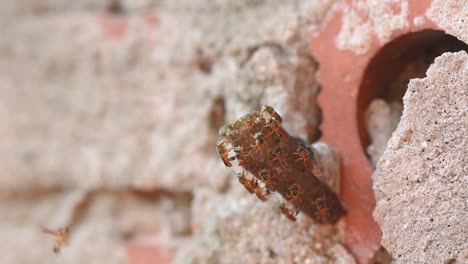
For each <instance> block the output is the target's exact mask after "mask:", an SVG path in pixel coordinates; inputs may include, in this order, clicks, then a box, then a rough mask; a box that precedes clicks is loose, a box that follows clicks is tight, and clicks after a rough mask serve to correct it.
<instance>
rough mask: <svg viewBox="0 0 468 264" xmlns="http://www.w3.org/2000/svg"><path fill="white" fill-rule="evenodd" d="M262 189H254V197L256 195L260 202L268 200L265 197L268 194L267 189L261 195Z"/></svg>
mask: <svg viewBox="0 0 468 264" xmlns="http://www.w3.org/2000/svg"><path fill="white" fill-rule="evenodd" d="M263 190H264V188H262V187H260V186H257V187H256V188H255V195H257V197H258V199H260V200H261V201H262V202H266V201H268V198H267V197H266V196H265V195H268V194H269V193H270V192H269V191H268V189H267V190H266V191H265V194H263Z"/></svg>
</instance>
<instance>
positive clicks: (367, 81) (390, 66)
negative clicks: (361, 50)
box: [357, 30, 468, 151]
mask: <svg viewBox="0 0 468 264" xmlns="http://www.w3.org/2000/svg"><path fill="white" fill-rule="evenodd" d="M461 50H465V51H468V45H467V44H466V43H464V42H462V41H460V40H458V39H457V38H456V37H454V36H451V35H448V34H446V33H444V32H443V31H439V30H423V31H419V32H413V33H409V34H406V35H404V36H401V37H399V38H397V39H395V40H393V41H391V42H390V43H388V44H386V45H385V46H384V47H382V48H381V49H380V51H379V52H377V53H376V54H375V55H374V57H373V58H372V60H371V61H370V63H369V64H368V66H367V69H366V71H365V72H364V76H363V78H362V80H363V81H362V83H361V86H360V89H359V95H358V117H357V120H358V128H359V132H360V139H361V145H362V147H363V149H364V151H365V150H366V148H367V146H368V145H369V144H370V137H369V132H368V131H367V128H366V119H365V118H366V117H365V112H366V109H367V108H368V106H369V104H370V103H371V102H372V100H374V99H377V98H380V99H383V100H384V101H386V102H387V103H392V102H399V103H402V99H403V95H404V94H405V92H406V89H407V86H408V83H409V80H410V79H413V78H423V77H425V74H426V71H427V69H428V68H429V66H430V65H431V64H432V62H433V61H434V59H435V58H436V57H438V56H440V55H441V54H443V53H445V52H457V51H461Z"/></svg>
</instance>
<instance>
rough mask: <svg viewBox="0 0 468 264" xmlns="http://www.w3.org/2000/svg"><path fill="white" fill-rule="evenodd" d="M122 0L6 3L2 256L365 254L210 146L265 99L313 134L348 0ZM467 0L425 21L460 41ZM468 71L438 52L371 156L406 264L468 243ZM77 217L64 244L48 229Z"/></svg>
mask: <svg viewBox="0 0 468 264" xmlns="http://www.w3.org/2000/svg"><path fill="white" fill-rule="evenodd" d="M112 2H117V1H90V0H86V1H65V0H48V1H40V2H39V1H31V0H20V1H3V2H1V3H0V17H1V18H0V32H1V36H0V56H1V60H0V119H1V120H2V122H1V123H0V156H1V158H0V195H1V199H0V209H1V212H2V213H1V214H0V237H2V240H4V241H8V243H3V244H2V246H1V247H0V256H1V257H0V262H1V263H7V264H8V263H126V262H127V261H126V255H125V245H126V243H127V242H128V240H129V239H130V238H129V237H134V236H135V237H136V236H139V235H146V234H157V236H158V239H159V241H161V243H160V244H161V245H160V247H161V251H163V252H175V251H178V253H177V256H176V257H175V261H176V262H179V263H187V262H193V263H239V262H245V263H250V262H262V263H353V262H354V259H353V257H352V256H351V255H350V254H349V253H348V252H347V250H346V249H345V248H344V247H343V246H342V244H341V242H340V236H339V232H338V231H337V228H335V227H318V226H316V225H313V224H312V223H311V221H310V219H308V218H307V217H305V216H303V215H300V216H299V219H298V222H296V223H293V222H290V221H289V220H288V219H286V218H285V217H284V216H281V215H280V213H279V212H278V211H277V210H276V209H274V208H273V207H272V206H271V205H268V204H263V203H261V202H260V201H258V200H257V199H255V198H254V197H251V196H250V195H249V194H248V193H247V192H246V191H245V190H244V189H243V187H242V186H240V185H239V184H238V183H237V182H236V181H237V179H235V177H232V175H229V173H228V171H227V170H226V169H225V168H224V166H223V165H222V162H221V161H220V160H219V159H218V157H217V155H216V153H215V147H214V145H215V143H216V139H217V132H218V131H217V127H218V126H219V124H222V123H223V122H230V121H232V120H234V119H236V118H238V117H240V116H242V115H244V114H245V113H247V112H249V111H251V110H252V109H258V108H259V107H260V106H261V105H262V104H265V103H266V104H269V105H271V106H273V107H274V108H275V109H276V110H277V111H278V112H279V113H280V114H281V115H282V116H283V118H284V126H285V127H286V128H287V129H288V131H289V132H291V134H293V135H296V136H300V137H302V138H305V139H308V140H310V141H312V140H315V139H316V138H317V131H318V130H317V127H318V125H319V122H320V118H319V109H318V106H317V105H316V103H315V97H316V94H317V93H318V92H319V84H318V83H317V82H316V81H315V72H316V70H317V68H318V65H317V63H316V61H315V60H314V59H313V58H312V57H311V55H310V50H309V49H310V47H309V43H308V41H309V39H308V38H309V34H310V32H313V31H317V30H318V29H319V28H320V25H321V24H322V22H323V21H324V19H325V18H326V14H327V13H328V11H329V10H330V9H331V8H332V6H333V5H334V4H335V3H336V2H339V1H335V0H320V1H319V0H315V1H305V0H296V1H279V0H273V1H262V0H252V1H248V0H241V1H229V0H216V1H188V0H187V1H169V0H168V1H149V0H139V1H121V2H122V5H121V8H120V9H119V8H115V6H113V5H112ZM367 2H369V3H370V4H372V3H373V2H375V1H367ZM401 2H402V3H403V4H404V2H405V1H401ZM449 2H450V3H452V4H450V3H449ZM459 3H460V2H457V1H434V7H433V10H434V11H433V12H432V13H431V16H433V17H435V18H436V19H437V21H439V22H440V25H439V26H441V27H443V28H446V29H447V30H448V31H449V33H452V34H454V35H455V36H457V37H459V38H460V39H462V40H465V41H466V40H467V39H468V37H467V35H468V34H467V29H466V27H463V25H464V24H462V23H461V22H460V16H461V15H460V14H466V12H467V11H466V10H467V5H460V4H459ZM403 4H402V5H403ZM376 10H378V9H376ZM444 14H450V15H448V16H447V15H444ZM436 19H434V20H436ZM392 21H393V22H392V23H391V24H392V25H393V27H399V26H401V23H400V22H401V20H398V19H397V18H395V19H393V20H392ZM382 23H383V24H385V23H386V22H382ZM399 23H400V24H399ZM355 33H356V32H355ZM357 34H359V32H358V33H357ZM361 37H362V36H361ZM385 37H386V36H384V35H383V36H382V38H385ZM353 39H354V38H353ZM354 40H355V39H354ZM349 41H352V39H350V40H349ZM339 43H341V44H342V45H344V47H355V45H354V44H355V43H354V42H353V43H347V44H346V38H345V37H342V38H340V40H339ZM359 43H360V44H363V43H362V42H359ZM353 45H354V46H353ZM456 65H458V67H456ZM463 65H464V66H463ZM466 67H467V66H466V54H462V53H458V54H449V55H444V56H443V57H442V58H439V59H438V60H437V62H436V63H435V65H433V66H432V67H431V69H430V70H429V73H428V77H427V78H426V79H423V80H417V81H413V82H412V83H411V85H410V91H415V94H413V93H411V94H410V93H408V94H407V95H406V97H405V106H404V107H405V110H404V115H403V119H402V120H403V121H402V122H401V123H400V125H399V127H398V129H397V132H396V133H395V134H394V135H393V137H392V139H391V140H390V143H389V150H387V151H386V152H385V153H384V156H383V158H382V160H381V161H380V163H378V165H377V171H376V173H375V175H374V179H375V181H376V183H375V190H376V194H377V199H378V207H377V211H376V213H375V217H376V219H377V220H378V221H379V224H380V225H381V226H382V228H383V231H384V239H383V245H384V246H386V247H387V249H389V251H390V253H391V254H392V255H393V256H394V257H395V258H396V260H397V261H400V263H407V261H409V262H413V261H416V262H417V261H421V262H424V261H427V260H430V259H432V258H435V259H437V260H441V261H444V260H450V259H452V258H453V259H457V260H459V262H460V263H462V262H463V256H466V254H467V253H466V250H465V251H463V250H462V251H459V250H460V249H463V247H464V249H466V248H467V247H466V245H467V241H466V235H464V234H466V233H468V230H467V222H466V220H464V218H463V215H466V214H467V208H466V200H467V199H466V198H467V197H466V190H467V189H468V186H467V178H466V177H467V168H466V164H467V162H466V154H465V153H466V147H467V146H466V141H465V140H464V138H465V137H466V127H467V117H466V111H467V100H468V99H467V98H466V96H467V94H466V91H467V83H468V81H467V80H466V76H467V73H466ZM448 73H450V74H451V75H450V76H447V74H448ZM452 81H453V83H452ZM443 85H445V86H443ZM426 86H428V87H430V89H423V88H424V87H426ZM443 87H446V88H443ZM441 94H444V95H446V96H445V97H444V96H441ZM418 96H419V97H418ZM419 98H422V99H424V98H429V99H431V102H433V105H429V104H421V103H418V100H421V99H419ZM444 98H446V100H445V99H444ZM220 99H221V101H222V102H224V104H225V112H223V111H219V110H217V109H219V108H216V107H217V102H220ZM432 106H437V107H433V108H431V107H432ZM436 110H437V111H442V112H440V113H445V112H444V110H445V111H446V112H447V113H445V114H446V115H447V116H450V117H453V122H449V123H446V125H444V126H442V124H445V123H443V122H447V121H446V120H445V119H443V117H444V115H442V114H438V113H439V112H437V113H436V112H430V111H436ZM420 111H426V112H428V111H429V113H431V115H427V116H426V115H424V116H423V115H421V114H420V113H421V112H420ZM431 117H434V118H431ZM455 117H457V118H455ZM444 120H445V121H444ZM434 121H437V122H439V123H438V124H434ZM409 130H411V131H412V132H411V133H410V132H408V131H409ZM418 131H425V132H424V133H425V134H418ZM424 135H426V136H427V137H424ZM401 138H403V139H404V138H406V140H405V141H402V140H403V139H401ZM427 139H430V140H431V142H426V140H427ZM452 139H453V140H452ZM445 141H448V142H449V143H448V144H446V143H445ZM402 142H403V143H404V144H403V143H402ZM405 142H406V143H405ZM425 142H426V143H425ZM407 148H409V149H410V150H408V149H407ZM422 149H424V150H425V152H424V153H425V154H423V155H419V156H418V155H413V156H412V158H413V159H410V158H403V156H401V155H400V154H398V153H399V151H402V152H404V153H405V155H409V153H413V152H412V151H417V153H420V152H418V151H420V150H422ZM415 156H417V157H419V158H420V159H421V160H419V161H418V162H415V160H414V157H415ZM425 159H429V160H425ZM411 160H413V161H411ZM400 161H401V162H400ZM395 164H398V166H396V165H395ZM397 170H398V171H399V172H401V173H397ZM410 172H411V173H410ZM413 172H414V173H413ZM409 174H411V175H409ZM405 175H409V176H408V177H409V178H406V177H405ZM447 175H452V176H450V177H449V178H446V177H448V176H447ZM418 180H419V181H420V182H417V181H418ZM134 190H137V192H143V191H148V192H153V191H155V192H157V191H159V190H163V191H162V192H163V193H164V195H161V196H162V197H160V198H158V199H156V200H152V199H148V198H145V197H142V196H141V195H140V194H138V193H137V194H136V193H135V191H134ZM395 191H397V192H398V193H394V192H395ZM395 195H396V196H398V197H399V198H398V199H394V197H395ZM418 195H419V196H418ZM387 199H390V200H389V201H387ZM422 201H424V202H423V203H422ZM392 203H397V204H396V206H397V207H395V208H394V207H389V206H390V205H391V206H394V204H392ZM428 204H429V206H428ZM392 208H393V209H392ZM398 208H399V209H400V210H398ZM431 208H432V209H431ZM423 209H424V210H429V209H431V210H430V211H421V214H420V215H419V216H418V215H415V214H413V212H414V211H418V210H423ZM418 217H422V218H423V219H422V218H421V219H422V220H421V219H419V218H418ZM465 218H466V217H465ZM431 219H432V221H431ZM420 221H423V222H424V223H425V224H424V225H423V226H420V225H416V224H415V223H421V222H420ZM426 222H427V223H426ZM70 223H73V225H74V229H73V236H72V237H71V241H70V246H69V247H67V248H66V249H64V250H63V252H62V254H61V255H60V256H55V255H54V254H53V252H52V243H53V241H52V239H51V238H50V237H47V236H45V235H43V234H41V233H40V232H39V230H40V228H41V227H51V228H52V227H58V226H61V225H67V224H70ZM448 225H450V226H448ZM455 230H458V232H459V233H456V232H455ZM462 230H465V232H464V233H463V232H462ZM440 232H446V233H445V235H439V234H440ZM188 233H191V234H192V235H191V236H190V242H187V237H188V236H187V234H188ZM416 235H417V239H416V238H414V236H416ZM451 238H453V239H451ZM25 249H27V254H24V252H25ZM232 260H236V261H235V262H233V261H232Z"/></svg>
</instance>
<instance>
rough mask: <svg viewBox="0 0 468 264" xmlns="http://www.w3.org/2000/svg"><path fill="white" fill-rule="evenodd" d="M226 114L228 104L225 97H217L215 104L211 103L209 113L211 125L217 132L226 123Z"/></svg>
mask: <svg viewBox="0 0 468 264" xmlns="http://www.w3.org/2000/svg"><path fill="white" fill-rule="evenodd" d="M225 114H226V106H225V103H224V98H223V97H217V98H215V99H214V101H213V104H212V105H211V110H210V115H209V125H210V128H211V129H213V130H214V131H215V132H216V133H218V130H219V128H220V127H221V126H222V125H224V116H225Z"/></svg>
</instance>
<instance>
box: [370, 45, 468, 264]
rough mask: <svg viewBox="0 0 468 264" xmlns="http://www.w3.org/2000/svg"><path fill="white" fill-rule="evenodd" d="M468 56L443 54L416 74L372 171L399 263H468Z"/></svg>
mask: <svg viewBox="0 0 468 264" xmlns="http://www.w3.org/2000/svg"><path fill="white" fill-rule="evenodd" d="M467 113H468V55H467V53H466V52H464V51H462V52H458V53H445V54H443V55H442V56H440V57H438V58H437V59H436V60H435V62H434V64H432V65H431V66H430V68H429V69H428V71H427V77H426V78H423V79H413V80H411V81H410V84H409V85H408V91H407V92H406V94H405V96H404V110H403V116H402V117H401V121H400V124H399V125H398V128H397V130H396V131H395V132H394V134H393V136H392V137H391V139H390V141H389V142H388V147H387V150H386V151H385V153H384V156H383V157H382V159H381V160H380V161H379V163H378V164H377V170H376V171H375V173H374V175H373V179H374V190H375V195H376V199H377V207H376V209H375V212H374V217H375V219H376V220H377V221H378V223H379V224H380V226H381V228H382V231H383V238H382V244H383V246H385V247H386V248H387V249H388V250H389V252H390V254H391V255H392V256H393V258H394V260H395V261H396V263H467V262H468V236H467V234H468V218H467V217H466V216H467V215H468V206H467V201H468V193H467V190H468V167H467V164H468V158H467V155H466V150H467V149H468V143H467V140H466V139H467V136H466V135H467V133H466V131H467V127H468V117H467Z"/></svg>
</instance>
